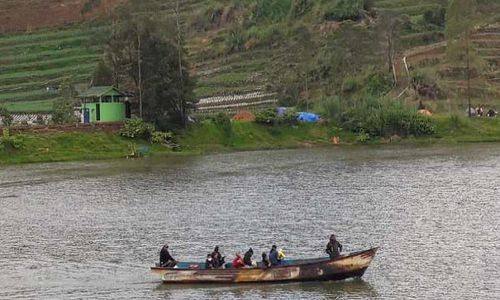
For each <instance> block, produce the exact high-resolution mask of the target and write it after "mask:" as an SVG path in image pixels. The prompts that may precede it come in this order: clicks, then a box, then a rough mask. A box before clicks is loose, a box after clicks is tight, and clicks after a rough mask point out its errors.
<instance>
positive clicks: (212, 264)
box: [205, 254, 216, 269]
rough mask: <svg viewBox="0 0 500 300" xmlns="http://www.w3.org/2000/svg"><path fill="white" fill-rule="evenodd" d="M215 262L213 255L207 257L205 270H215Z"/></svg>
mask: <svg viewBox="0 0 500 300" xmlns="http://www.w3.org/2000/svg"><path fill="white" fill-rule="evenodd" d="M215 268H216V266H215V260H214V259H213V257H212V254H208V255H207V260H205V269H215Z"/></svg>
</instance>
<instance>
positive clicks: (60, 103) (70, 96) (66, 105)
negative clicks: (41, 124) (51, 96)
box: [52, 77, 77, 124]
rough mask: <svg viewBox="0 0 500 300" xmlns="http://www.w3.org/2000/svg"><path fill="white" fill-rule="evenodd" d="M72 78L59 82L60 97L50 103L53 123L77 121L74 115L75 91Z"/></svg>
mask: <svg viewBox="0 0 500 300" xmlns="http://www.w3.org/2000/svg"><path fill="white" fill-rule="evenodd" d="M73 83H74V79H73V78H71V77H70V78H66V79H65V80H63V81H62V82H61V85H60V90H61V96H62V98H61V99H58V100H56V101H54V103H53V104H52V122H53V123H54V124H70V123H74V122H76V121H77V118H76V116H75V107H74V106H75V97H76V95H77V92H76V90H75V86H74V84H73Z"/></svg>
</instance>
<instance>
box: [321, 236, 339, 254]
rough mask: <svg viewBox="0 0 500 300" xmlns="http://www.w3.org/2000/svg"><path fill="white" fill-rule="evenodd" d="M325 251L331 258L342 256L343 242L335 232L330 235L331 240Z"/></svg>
mask: <svg viewBox="0 0 500 300" xmlns="http://www.w3.org/2000/svg"><path fill="white" fill-rule="evenodd" d="M325 251H326V253H327V254H328V255H329V256H330V259H334V258H336V257H338V256H340V252H342V244H341V243H339V241H337V238H336V237H335V234H332V235H331V236H330V241H328V244H327V245H326V250H325Z"/></svg>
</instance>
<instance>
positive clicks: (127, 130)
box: [120, 118, 155, 140]
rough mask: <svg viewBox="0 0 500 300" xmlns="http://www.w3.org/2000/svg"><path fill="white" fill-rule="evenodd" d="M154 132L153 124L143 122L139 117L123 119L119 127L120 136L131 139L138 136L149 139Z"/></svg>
mask: <svg viewBox="0 0 500 300" xmlns="http://www.w3.org/2000/svg"><path fill="white" fill-rule="evenodd" d="M154 132H155V127H154V125H153V124H150V123H147V122H144V120H143V119H140V118H132V119H130V120H127V121H125V123H124V124H123V126H122V128H121V129H120V135H121V136H123V137H126V138H131V139H136V138H139V139H145V140H149V139H150V138H151V136H152V135H153V133H154Z"/></svg>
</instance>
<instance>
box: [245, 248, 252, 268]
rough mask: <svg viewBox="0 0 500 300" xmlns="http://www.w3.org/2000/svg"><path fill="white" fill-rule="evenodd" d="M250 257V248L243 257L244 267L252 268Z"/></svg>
mask: <svg viewBox="0 0 500 300" xmlns="http://www.w3.org/2000/svg"><path fill="white" fill-rule="evenodd" d="M252 256H253V249H252V248H250V249H248V251H247V252H246V253H245V256H244V257H243V262H244V263H245V266H248V267H252V266H253V263H252Z"/></svg>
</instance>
